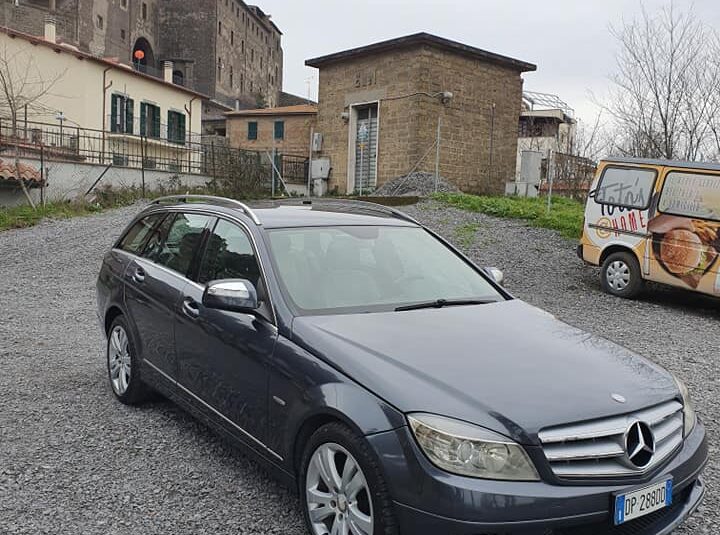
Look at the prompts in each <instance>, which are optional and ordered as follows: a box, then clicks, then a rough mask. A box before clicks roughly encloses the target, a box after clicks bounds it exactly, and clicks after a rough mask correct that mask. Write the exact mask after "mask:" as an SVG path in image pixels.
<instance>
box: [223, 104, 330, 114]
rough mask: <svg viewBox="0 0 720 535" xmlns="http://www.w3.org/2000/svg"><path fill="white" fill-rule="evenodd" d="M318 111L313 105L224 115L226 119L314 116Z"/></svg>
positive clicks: (242, 111) (261, 109) (238, 111)
mask: <svg viewBox="0 0 720 535" xmlns="http://www.w3.org/2000/svg"><path fill="white" fill-rule="evenodd" d="M317 111H318V109H317V106H315V105H313V104H298V105H296V106H281V107H279V108H259V109H255V110H237V111H231V112H228V113H226V114H225V115H226V116H228V117H247V116H252V117H255V116H263V115H315V114H316V113H317Z"/></svg>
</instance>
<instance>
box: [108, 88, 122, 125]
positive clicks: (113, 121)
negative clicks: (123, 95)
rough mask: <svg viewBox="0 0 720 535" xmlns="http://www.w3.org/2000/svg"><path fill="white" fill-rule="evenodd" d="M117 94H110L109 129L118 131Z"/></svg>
mask: <svg viewBox="0 0 720 535" xmlns="http://www.w3.org/2000/svg"><path fill="white" fill-rule="evenodd" d="M118 98H119V96H118V95H111V96H110V131H111V132H118V131H119V130H120V128H119V127H120V121H119V115H118Z"/></svg>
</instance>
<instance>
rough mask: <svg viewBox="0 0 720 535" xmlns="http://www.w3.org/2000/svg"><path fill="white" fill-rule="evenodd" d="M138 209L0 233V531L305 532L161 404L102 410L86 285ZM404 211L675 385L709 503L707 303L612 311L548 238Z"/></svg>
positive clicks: (688, 528)
mask: <svg viewBox="0 0 720 535" xmlns="http://www.w3.org/2000/svg"><path fill="white" fill-rule="evenodd" d="M139 209H140V207H139V206H137V205H136V206H130V207H127V208H122V209H118V210H113V211H108V212H105V213H103V214H98V215H94V216H91V217H86V218H77V219H72V220H64V221H47V222H44V223H42V224H41V225H39V226H37V227H34V228H31V229H23V230H14V231H8V232H2V233H0V251H1V252H2V255H1V256H0V281H2V283H3V284H2V290H1V291H0V310H2V316H0V363H1V364H2V367H1V368H0V395H2V403H1V404H0V533H1V534H5V533H8V534H15V533H24V534H25V533H26V534H38V533H52V534H59V533H64V534H73V535H75V534H78V533H83V534H95V533H97V534H145V533H148V534H150V533H152V534H165V533H173V534H202V533H213V534H217V535H221V534H225V533H228V534H229V533H235V534H237V533H245V534H260V533H267V534H269V533H278V534H280V533H282V534H286V535H294V534H301V533H303V531H302V529H301V527H300V526H301V522H300V514H299V512H298V502H297V499H296V498H295V497H294V496H293V494H292V493H291V492H289V491H288V490H287V489H285V488H284V487H282V486H281V485H279V484H278V483H276V482H275V481H274V480H272V479H271V478H269V477H268V476H267V475H266V474H265V473H264V472H263V471H262V470H261V469H260V468H258V467H257V466H256V465H255V464H254V463H252V462H250V461H247V460H246V459H245V458H244V457H243V456H242V455H241V454H240V453H238V452H237V451H236V450H235V449H233V448H232V447H230V446H229V445H228V444H227V443H225V442H224V441H223V440H221V439H219V438H217V437H216V436H215V435H214V434H213V433H212V432H210V431H209V430H208V429H207V428H206V427H205V426H203V425H202V424H200V423H198V422H196V421H195V420H194V419H192V418H190V417H189V416H187V415H186V414H185V413H184V412H182V411H181V410H179V409H177V408H175V407H174V406H173V405H172V404H170V403H168V402H156V403H153V404H150V405H146V406H143V407H142V408H128V407H124V406H122V405H121V404H119V403H117V402H116V401H115V400H114V399H113V397H112V394H111V392H110V389H109V386H108V384H107V379H106V375H105V368H104V363H103V358H102V352H103V347H104V340H103V337H102V335H101V333H100V331H99V328H98V326H97V322H96V318H95V303H94V284H95V277H96V275H97V270H98V267H99V264H100V260H101V257H102V255H103V253H104V252H105V251H106V250H107V248H108V247H109V245H110V244H111V242H112V241H113V240H114V238H115V237H116V236H117V235H118V233H119V232H120V231H121V229H122V228H123V227H124V226H125V224H126V223H127V221H128V220H129V219H130V218H131V217H132V216H133V215H134V214H135V213H136V212H137V211H138V210H139ZM404 209H405V210H406V211H407V212H408V213H410V214H411V215H413V216H416V217H417V218H419V219H420V220H422V221H424V222H426V223H427V224H428V225H429V226H431V227H433V228H435V229H436V230H438V231H440V232H441V233H442V234H444V235H445V236H447V237H448V238H450V239H451V240H452V241H454V242H456V243H457V244H458V245H459V246H460V247H461V248H462V249H464V250H465V251H466V252H468V253H469V254H470V255H471V256H472V257H473V258H474V259H475V260H477V261H478V263H480V264H481V265H495V266H498V267H500V268H502V269H503V270H505V273H506V279H507V287H508V288H509V289H510V290H511V291H512V292H513V293H514V294H515V295H516V296H518V297H520V298H523V299H525V300H527V301H529V302H531V303H533V304H535V305H538V306H541V307H543V308H545V309H547V310H549V311H551V312H552V313H554V314H556V315H557V316H559V317H560V318H562V319H564V320H567V321H569V322H570V323H573V324H575V325H578V326H580V327H583V328H585V329H587V330H589V331H592V332H595V333H599V334H602V335H605V336H606V337H608V338H611V339H613V340H615V341H617V342H620V343H622V344H624V345H626V346H628V347H630V348H631V349H634V350H636V351H638V352H640V353H643V354H645V355H647V356H649V357H650V358H652V359H654V360H656V361H658V362H660V363H661V364H663V365H664V366H666V367H667V368H669V369H670V370H672V371H674V372H676V373H678V374H679V375H680V376H681V377H682V378H683V379H685V380H686V381H687V383H688V384H689V386H690V387H691V388H692V390H693V393H694V397H695V401H696V404H697V408H698V412H699V413H700V415H701V416H702V417H703V418H704V421H705V423H706V425H707V427H708V430H709V433H710V438H711V443H712V444H713V445H712V446H711V450H712V453H711V455H712V458H713V461H711V463H710V465H709V467H708V469H707V471H706V478H707V481H708V484H709V485H708V486H709V490H710V494H713V493H715V492H717V491H718V490H719V489H718V485H717V481H718V466H717V464H716V462H715V460H714V459H715V458H716V456H717V455H716V454H717V447H716V446H715V444H717V435H718V425H717V422H718V416H719V415H718V407H717V404H716V403H714V401H715V400H714V399H713V394H714V393H715V392H716V391H717V383H718V375H719V373H718V366H717V365H716V364H715V363H714V361H713V357H714V356H715V355H714V354H715V353H717V351H718V348H720V329H718V328H717V325H718V319H720V305H718V302H716V301H712V300H709V299H707V300H706V299H701V298H698V297H697V296H694V295H692V294H689V293H682V292H676V291H672V290H665V289H663V290H660V291H658V292H656V293H652V294H649V295H648V296H647V297H645V298H643V299H641V300H639V301H633V302H629V301H622V300H619V299H616V298H613V297H610V296H607V295H605V294H603V293H602V292H601V291H600V288H599V283H598V278H597V270H596V269H591V268H586V267H585V268H584V267H581V265H580V263H579V261H578V259H577V258H576V257H575V256H574V251H573V246H574V244H573V243H572V242H569V241H567V240H564V239H562V238H560V237H558V236H557V235H556V234H555V233H553V232H550V231H546V230H542V229H533V228H528V227H526V226H525V225H524V224H523V223H521V222H516V221H508V220H500V219H494V218H491V217H487V216H483V215H478V214H469V213H465V212H461V211H458V210H455V209H448V208H445V207H441V206H439V205H437V204H436V203H432V202H425V203H421V204H419V205H417V206H411V207H405V208H404ZM668 326H672V328H668ZM688 350H690V351H692V356H689V355H688ZM719 505H720V504H719V503H718V499H717V498H713V497H708V499H707V500H706V503H705V505H704V506H703V508H702V509H701V510H700V511H699V512H698V513H697V514H696V516H695V517H694V518H693V519H691V520H690V521H689V522H688V523H687V524H686V525H685V526H684V527H683V528H681V529H680V530H678V531H677V532H676V533H677V534H691V533H692V534H700V533H713V534H714V533H717V532H718V530H719V529H720V512H719V508H718V506H719Z"/></svg>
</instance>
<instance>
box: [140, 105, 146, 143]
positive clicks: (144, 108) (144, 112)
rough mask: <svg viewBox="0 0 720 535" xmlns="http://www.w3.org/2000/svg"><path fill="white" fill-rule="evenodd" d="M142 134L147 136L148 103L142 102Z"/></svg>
mask: <svg viewBox="0 0 720 535" xmlns="http://www.w3.org/2000/svg"><path fill="white" fill-rule="evenodd" d="M140 135H141V136H147V104H145V103H144V102H141V103H140Z"/></svg>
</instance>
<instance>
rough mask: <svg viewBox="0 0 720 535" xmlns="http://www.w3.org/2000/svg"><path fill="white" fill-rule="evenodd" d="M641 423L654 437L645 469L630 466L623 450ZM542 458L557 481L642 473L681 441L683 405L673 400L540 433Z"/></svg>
mask: <svg viewBox="0 0 720 535" xmlns="http://www.w3.org/2000/svg"><path fill="white" fill-rule="evenodd" d="M635 422H643V423H645V424H647V425H648V426H649V427H650V429H651V430H652V433H653V436H654V438H655V454H654V456H653V458H652V460H651V461H650V464H649V465H648V466H646V467H645V468H644V469H642V470H641V469H638V468H637V467H635V466H633V465H632V463H631V462H630V460H629V459H628V456H627V452H626V451H625V434H626V432H627V431H628V429H629V427H630V425H631V424H633V423H635ZM539 437H540V441H541V442H542V445H543V451H544V453H545V457H547V460H548V462H549V463H550V467H551V468H552V471H553V472H554V473H555V475H556V476H558V477H560V478H609V477H625V476H633V475H638V474H643V473H645V472H648V471H650V470H652V469H653V468H654V467H656V466H657V465H658V464H660V463H661V462H663V461H664V460H665V459H667V458H668V457H669V456H670V455H671V454H672V453H673V452H674V451H675V450H676V449H677V448H678V446H680V444H681V443H682V440H683V412H682V404H681V403H680V402H678V401H676V400H673V401H668V402H666V403H662V404H660V405H656V406H654V407H651V408H649V409H644V410H642V411H638V412H634V413H630V414H625V415H622V416H613V417H611V418H604V419H601V420H593V421H589V422H582V423H576V424H570V425H563V426H557V427H552V428H548V429H544V430H542V431H541V432H540V433H539Z"/></svg>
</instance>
